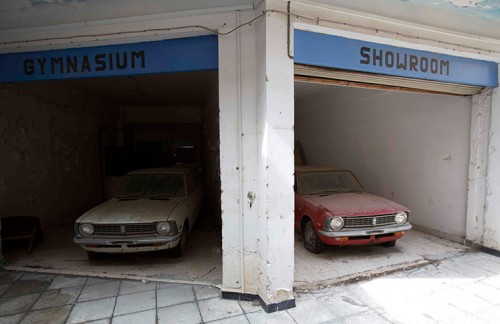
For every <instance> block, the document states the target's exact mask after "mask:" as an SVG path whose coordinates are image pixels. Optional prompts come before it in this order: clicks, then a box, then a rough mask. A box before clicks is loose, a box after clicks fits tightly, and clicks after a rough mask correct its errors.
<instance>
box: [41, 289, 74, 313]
mask: <svg viewBox="0 0 500 324" xmlns="http://www.w3.org/2000/svg"><path fill="white" fill-rule="evenodd" d="M82 288H83V287H82V286H80V287H73V288H63V289H54V290H47V291H46V292H44V293H42V295H41V296H40V298H38V300H37V301H36V303H35V305H33V309H40V308H48V307H55V306H63V305H69V304H72V303H74V302H75V300H76V299H77V298H78V295H79V294H80V292H81V291H82Z"/></svg>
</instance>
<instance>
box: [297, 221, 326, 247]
mask: <svg viewBox="0 0 500 324" xmlns="http://www.w3.org/2000/svg"><path fill="white" fill-rule="evenodd" d="M302 234H303V238H304V247H305V248H306V249H308V250H309V251H311V252H312V253H320V252H321V251H322V250H323V247H324V244H323V242H321V240H320V239H319V236H318V234H317V233H316V229H315V228H314V224H313V222H312V221H311V220H308V221H307V222H306V224H305V225H304V229H303V231H302Z"/></svg>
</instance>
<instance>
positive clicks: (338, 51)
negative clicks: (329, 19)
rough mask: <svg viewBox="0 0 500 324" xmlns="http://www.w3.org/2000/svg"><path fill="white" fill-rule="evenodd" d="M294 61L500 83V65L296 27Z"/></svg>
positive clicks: (482, 83)
mask: <svg viewBox="0 0 500 324" xmlns="http://www.w3.org/2000/svg"><path fill="white" fill-rule="evenodd" d="M294 35H295V48H294V50H295V55H294V56H295V63H299V64H307V65H315V66H322V67H330V68H337V69H343V70H353V71H361V72H369V73H377V74H386V75H394V76H401V77H407V78H417V79H424V80H434V81H443V82H452V83H460V84H468V85H477V86H488V87H496V86H498V64H497V63H495V62H489V61H482V60H474V59H468V58H463V57H457V56H452V55H444V54H436V53H432V52H427V51H419V50H412V49H408V48H402V47H396V46H389V45H382V44H378V43H371V42H365V41H360V40H355V39H350V38H344V37H339V36H333V35H327V34H320V33H313V32H308V31H303V30H295V34H294Z"/></svg>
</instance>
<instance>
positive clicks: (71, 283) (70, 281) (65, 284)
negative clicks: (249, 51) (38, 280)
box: [48, 276, 87, 289]
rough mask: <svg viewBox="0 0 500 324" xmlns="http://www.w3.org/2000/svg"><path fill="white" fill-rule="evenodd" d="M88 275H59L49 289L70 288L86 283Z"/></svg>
mask: <svg viewBox="0 0 500 324" xmlns="http://www.w3.org/2000/svg"><path fill="white" fill-rule="evenodd" d="M86 281H87V278H86V277H64V276H57V277H55V278H54V280H53V281H52V284H51V285H50V286H49V288H48V289H60V288H70V287H77V286H83V285H85V282H86Z"/></svg>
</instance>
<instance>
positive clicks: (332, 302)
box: [320, 293, 369, 317]
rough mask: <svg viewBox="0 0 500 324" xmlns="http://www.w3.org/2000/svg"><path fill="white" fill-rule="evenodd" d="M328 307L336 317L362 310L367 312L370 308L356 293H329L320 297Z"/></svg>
mask: <svg viewBox="0 0 500 324" xmlns="http://www.w3.org/2000/svg"><path fill="white" fill-rule="evenodd" d="M320 301H321V302H322V303H323V304H324V305H325V307H326V308H328V309H330V311H331V312H332V313H333V314H334V315H335V316H334V317H345V316H349V315H353V314H357V313H361V312H366V311H367V310H368V309H369V308H368V306H367V305H366V304H365V303H364V301H363V300H360V299H358V298H356V296H354V295H350V294H349V293H344V294H341V295H329V296H324V297H321V298H320Z"/></svg>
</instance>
